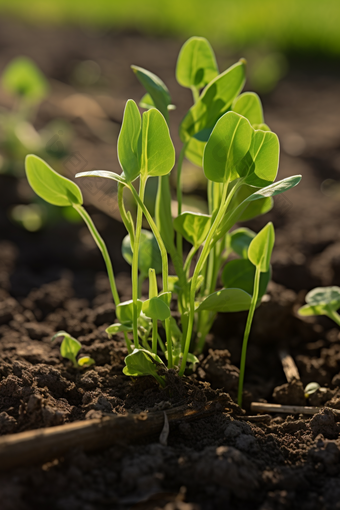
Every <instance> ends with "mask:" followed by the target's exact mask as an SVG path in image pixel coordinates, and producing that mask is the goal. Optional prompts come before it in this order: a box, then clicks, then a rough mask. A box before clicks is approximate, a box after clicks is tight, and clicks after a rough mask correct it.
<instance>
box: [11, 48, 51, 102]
mask: <svg viewBox="0 0 340 510" xmlns="http://www.w3.org/2000/svg"><path fill="white" fill-rule="evenodd" d="M1 82H2V86H3V88H4V90H5V91H6V92H8V93H9V94H13V95H15V96H21V97H23V98H24V99H25V100H27V101H29V102H31V103H39V102H40V101H42V100H43V99H44V98H45V97H46V96H47V94H48V92H49V85H48V82H47V80H46V78H45V76H44V75H43V73H42V72H41V71H40V69H39V68H38V67H37V66H36V65H35V63H34V62H33V60H31V59H29V58H27V57H17V58H15V59H13V60H12V61H11V62H10V63H9V64H8V65H7V67H6V68H5V69H4V71H3V73H2V77H1Z"/></svg>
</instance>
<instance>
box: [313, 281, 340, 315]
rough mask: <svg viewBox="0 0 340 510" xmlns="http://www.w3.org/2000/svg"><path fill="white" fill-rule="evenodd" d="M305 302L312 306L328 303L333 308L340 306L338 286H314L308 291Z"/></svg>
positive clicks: (339, 288) (336, 308)
mask: <svg viewBox="0 0 340 510" xmlns="http://www.w3.org/2000/svg"><path fill="white" fill-rule="evenodd" d="M306 303H307V304H309V305H312V306H315V305H328V306H329V307H330V308H331V309H333V310H338V308H340V287H336V286H333V287H316V288H315V289H313V290H311V291H310V292H308V294H307V296H306Z"/></svg>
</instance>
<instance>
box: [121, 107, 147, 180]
mask: <svg viewBox="0 0 340 510" xmlns="http://www.w3.org/2000/svg"><path fill="white" fill-rule="evenodd" d="M141 125H142V122H141V116H140V113H139V110H138V107H137V105H136V103H135V102H134V101H132V99H129V101H127V103H126V105H125V110H124V116H123V123H122V127H121V130H120V133H119V138H118V147H117V149H118V160H119V164H120V166H121V167H122V170H123V172H124V175H125V178H126V180H127V181H129V182H132V181H134V180H135V179H136V178H137V177H138V175H139V172H140V163H141V161H140V157H141V147H140V136H141Z"/></svg>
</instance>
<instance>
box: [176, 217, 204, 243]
mask: <svg viewBox="0 0 340 510" xmlns="http://www.w3.org/2000/svg"><path fill="white" fill-rule="evenodd" d="M210 226H211V217H210V216H208V215H207V214H200V213H192V212H184V213H182V214H180V215H179V216H177V218H175V219H174V227H175V230H176V231H177V232H179V233H180V234H181V235H182V236H183V237H184V238H185V239H186V240H187V241H189V242H190V243H191V244H192V245H193V246H195V248H199V247H200V246H201V244H203V243H204V241H205V239H206V237H207V235H208V232H209V229H210Z"/></svg>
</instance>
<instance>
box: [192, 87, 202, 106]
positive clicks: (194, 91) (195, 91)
mask: <svg viewBox="0 0 340 510" xmlns="http://www.w3.org/2000/svg"><path fill="white" fill-rule="evenodd" d="M191 92H192V98H193V100H194V103H197V101H198V100H199V97H200V93H199V90H198V88H197V87H191Z"/></svg>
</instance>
